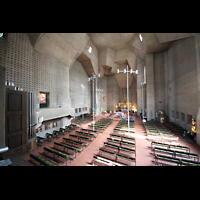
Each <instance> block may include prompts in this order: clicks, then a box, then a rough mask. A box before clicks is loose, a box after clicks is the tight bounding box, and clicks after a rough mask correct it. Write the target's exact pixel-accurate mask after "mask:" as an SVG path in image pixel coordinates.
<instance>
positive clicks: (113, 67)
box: [28, 33, 194, 88]
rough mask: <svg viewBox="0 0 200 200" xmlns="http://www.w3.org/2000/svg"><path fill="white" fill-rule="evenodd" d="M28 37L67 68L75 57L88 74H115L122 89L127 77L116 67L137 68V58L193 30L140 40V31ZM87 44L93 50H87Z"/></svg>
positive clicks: (159, 48)
mask: <svg viewBox="0 0 200 200" xmlns="http://www.w3.org/2000/svg"><path fill="white" fill-rule="evenodd" d="M28 36H29V38H30V42H31V43H32V45H33V47H34V49H35V50H37V51H39V52H40V53H42V54H45V55H48V56H50V57H52V58H54V59H56V60H58V61H59V62H61V63H63V64H64V65H66V66H68V67H69V68H71V67H72V66H73V63H74V62H75V60H76V59H78V60H79V61H80V62H81V63H82V65H83V66H84V68H85V70H86V72H87V74H88V76H91V75H92V74H93V73H95V74H97V73H100V74H101V78H102V77H103V76H105V75H106V76H110V75H115V77H116V79H117V82H118V84H119V87H121V88H124V87H125V85H123V84H124V82H125V81H126V80H125V79H126V76H125V75H123V74H121V75H120V74H116V72H117V69H121V68H123V67H125V68H126V66H127V65H128V66H129V67H130V68H131V69H132V70H136V67H137V66H136V61H137V58H140V59H142V60H144V59H145V54H148V53H157V52H161V51H164V50H166V49H167V48H168V46H169V45H170V43H171V42H172V41H175V40H179V39H183V38H187V37H192V36H194V33H141V36H142V38H143V39H142V41H141V40H140V38H139V33H28ZM90 46H91V47H92V49H93V50H92V53H89V52H88V49H89V47H90ZM131 76H133V78H134V75H131ZM131 80H133V79H132V78H130V81H131ZM129 85H131V82H130V83H129Z"/></svg>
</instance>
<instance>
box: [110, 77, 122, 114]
mask: <svg viewBox="0 0 200 200" xmlns="http://www.w3.org/2000/svg"><path fill="white" fill-rule="evenodd" d="M107 83H108V88H107V97H108V98H107V110H108V111H110V110H112V111H113V110H115V109H116V105H118V103H119V101H120V88H119V86H118V84H117V81H116V79H115V76H108V78H107Z"/></svg>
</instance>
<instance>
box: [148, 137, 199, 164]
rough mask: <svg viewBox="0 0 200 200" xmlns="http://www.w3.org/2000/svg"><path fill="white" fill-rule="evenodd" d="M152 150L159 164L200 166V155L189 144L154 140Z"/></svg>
mask: <svg viewBox="0 0 200 200" xmlns="http://www.w3.org/2000/svg"><path fill="white" fill-rule="evenodd" d="M151 150H152V154H153V156H154V159H155V163H156V164H157V165H177V166H200V162H199V155H198V154H195V153H191V152H190V148H189V147H187V146H180V145H170V144H165V143H159V142H153V141H152V142H151Z"/></svg>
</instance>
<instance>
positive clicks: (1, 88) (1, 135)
mask: <svg viewBox="0 0 200 200" xmlns="http://www.w3.org/2000/svg"><path fill="white" fill-rule="evenodd" d="M5 75H6V68H5V67H2V66H0V127H1V128H0V147H2V146H5Z"/></svg>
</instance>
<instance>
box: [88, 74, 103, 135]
mask: <svg viewBox="0 0 200 200" xmlns="http://www.w3.org/2000/svg"><path fill="white" fill-rule="evenodd" d="M98 77H100V74H98ZM95 78H96V76H95V75H94V73H93V75H92V76H91V77H90V78H88V81H91V80H92V83H93V84H92V85H93V131H94V123H95V122H94V79H95Z"/></svg>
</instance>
